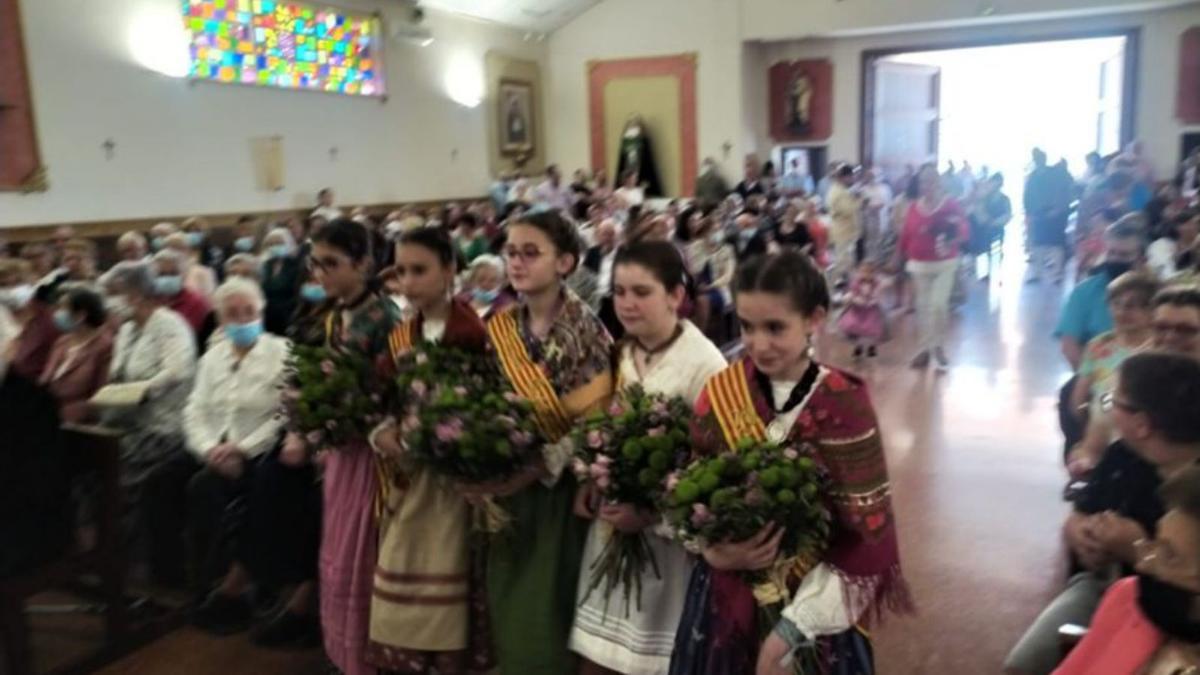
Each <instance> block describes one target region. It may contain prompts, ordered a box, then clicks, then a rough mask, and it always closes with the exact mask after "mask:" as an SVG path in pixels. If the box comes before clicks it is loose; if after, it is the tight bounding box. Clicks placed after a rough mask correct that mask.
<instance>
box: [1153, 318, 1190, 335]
mask: <svg viewBox="0 0 1200 675" xmlns="http://www.w3.org/2000/svg"><path fill="white" fill-rule="evenodd" d="M1153 327H1154V332H1155V333H1158V334H1159V335H1166V334H1167V333H1174V334H1176V335H1178V336H1179V337H1181V338H1194V337H1196V336H1197V335H1200V326H1193V325H1191V324H1186V323H1167V322H1165V321H1155V322H1154V324H1153Z"/></svg>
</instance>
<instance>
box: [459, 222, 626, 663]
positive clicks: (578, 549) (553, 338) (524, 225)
mask: <svg viewBox="0 0 1200 675" xmlns="http://www.w3.org/2000/svg"><path fill="white" fill-rule="evenodd" d="M503 251H504V257H505V258H506V262H507V265H508V273H509V279H510V281H511V284H512V287H513V288H514V289H515V290H516V291H517V293H519V294H520V300H519V302H517V303H516V304H514V305H510V306H509V307H507V308H505V309H504V310H502V311H500V312H498V313H497V314H496V315H495V316H493V317H492V318H491V319H490V320H489V321H488V323H487V328H488V335H489V337H490V340H491V346H492V349H493V351H494V354H495V358H496V359H497V360H498V362H499V365H500V369H501V372H503V373H504V375H505V376H506V377H507V378H508V379H509V381H510V382H511V383H512V385H513V387H514V388H515V389H516V391H517V393H518V394H520V395H522V396H524V397H525V398H527V399H529V400H530V401H532V402H533V404H534V407H535V410H536V415H537V420H538V426H539V427H540V428H541V430H542V433H543V434H544V435H545V436H546V437H547V438H548V439H549V440H550V442H549V443H548V444H547V445H546V446H545V447H544V449H543V457H542V461H540V462H538V463H537V464H536V465H534V466H530V467H529V469H528V470H526V471H525V472H523V473H522V474H520V475H518V476H516V477H514V478H513V479H511V480H507V481H503V482H499V483H495V484H491V485H484V486H473V487H472V488H470V494H471V495H472V496H473V495H491V496H494V497H496V498H498V499H497V502H498V503H499V505H500V506H501V507H503V508H504V509H505V510H506V511H507V512H508V513H509V514H510V515H511V516H512V524H511V526H510V527H509V529H508V530H506V531H505V533H504V535H503V536H502V537H500V538H499V539H497V540H494V541H492V542H491V544H490V546H489V550H488V572H487V590H488V600H489V605H490V615H491V619H492V626H493V630H494V639H495V645H496V650H497V655H498V657H499V663H500V672H501V673H503V674H504V675H569V674H570V673H573V672H575V670H576V667H577V665H576V658H575V657H574V656H572V655H571V653H570V651H569V650H568V647H567V640H568V635H569V634H570V630H571V622H572V620H573V619H574V616H575V590H576V584H577V582H578V579H579V573H580V561H581V556H582V552H583V544H584V540H585V538H586V536H587V524H586V523H585V522H584V521H583V520H581V519H579V518H577V517H576V516H575V515H574V514H573V513H572V501H573V499H574V496H575V491H576V482H575V479H574V477H573V476H572V475H571V472H570V471H565V472H564V468H566V466H567V464H568V462H569V460H570V457H571V453H572V449H571V446H570V442H569V438H567V434H568V431H569V430H570V428H571V427H572V426H573V424H574V423H575V421H576V420H578V419H580V418H581V417H583V416H585V415H588V414H590V413H591V412H593V411H595V410H600V409H602V408H603V406H605V405H606V404H607V402H608V400H609V398H610V396H611V394H612V389H613V378H612V371H611V369H610V354H611V348H612V340H611V338H609V335H608V333H607V332H606V331H605V329H604V326H603V325H602V324H601V323H600V320H599V319H598V318H597V317H596V315H595V314H594V313H593V312H592V310H591V309H590V308H589V307H588V306H587V305H586V304H585V303H584V302H583V301H582V300H580V299H579V297H578V296H576V295H575V294H574V293H572V292H571V291H570V290H569V289H568V288H567V286H566V285H565V280H566V278H567V277H568V276H570V275H571V273H572V272H573V271H574V270H575V268H576V266H577V265H578V264H579V257H580V242H579V239H578V235H577V234H576V232H575V227H574V226H573V225H572V224H571V223H569V222H567V221H566V220H565V219H564V218H563V217H562V216H561V215H559V214H558V213H557V212H553V211H547V212H543V213H538V214H534V215H527V216H521V217H520V218H518V219H516V220H515V221H513V222H512V223H511V224H510V225H509V228H508V240H507V242H506V243H505V245H504V249H503ZM466 490H467V489H466V488H464V491H466Z"/></svg>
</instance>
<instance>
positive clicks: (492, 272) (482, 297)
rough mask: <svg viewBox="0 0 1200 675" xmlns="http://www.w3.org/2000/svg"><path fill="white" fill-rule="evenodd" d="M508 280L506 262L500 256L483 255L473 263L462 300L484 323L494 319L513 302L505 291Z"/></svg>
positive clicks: (469, 269) (468, 273)
mask: <svg viewBox="0 0 1200 675" xmlns="http://www.w3.org/2000/svg"><path fill="white" fill-rule="evenodd" d="M506 283H507V279H506V278H505V275H504V261H503V260H501V259H500V257H499V256H494V255H491V254H485V255H481V256H479V257H478V258H475V260H473V261H472V262H471V266H470V268H468V270H467V279H466V284H465V288H464V289H463V295H464V296H465V297H464V298H462V299H463V300H465V301H466V302H467V303H468V304H469V305H471V308H472V309H474V310H475V312H476V313H478V314H479V317H480V318H481V319H483V320H484V321H487V320H488V319H490V318H492V316H493V315H494V314H495V313H496V312H498V311H499V310H501V309H503V308H504V307H507V306H508V305H509V304H511V303H512V301H513V299H514V298H513V296H512V294H511V293H508V292H506V291H505V289H504V287H505V285H506Z"/></svg>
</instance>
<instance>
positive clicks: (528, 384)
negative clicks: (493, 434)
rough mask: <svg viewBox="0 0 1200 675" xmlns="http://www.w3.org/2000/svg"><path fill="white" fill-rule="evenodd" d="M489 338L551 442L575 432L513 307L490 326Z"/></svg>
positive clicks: (511, 380)
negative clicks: (523, 335)
mask: <svg viewBox="0 0 1200 675" xmlns="http://www.w3.org/2000/svg"><path fill="white" fill-rule="evenodd" d="M487 330H488V335H489V336H490V337H491V339H492V344H493V345H494V346H495V348H496V353H497V354H498V355H499V357H500V366H501V368H502V369H503V370H504V375H505V377H507V378H508V381H509V382H510V383H511V384H512V386H513V389H515V390H516V392H517V394H519V395H521V396H523V397H525V398H526V399H528V400H529V401H530V402H531V403H533V407H534V411H535V414H536V417H537V422H538V427H539V428H540V429H541V431H542V433H543V434H545V436H546V438H547V439H548V440H550V441H551V442H555V441H558V440H559V439H560V438H562V437H563V436H565V435H566V434H567V432H568V431H570V429H571V417H570V416H569V415H568V414H567V410H566V408H564V407H563V404H562V401H560V400H559V398H558V395H557V394H555V393H554V387H553V386H551V385H550V380H548V379H547V378H546V374H545V373H543V372H542V369H541V368H539V367H538V365H537V364H536V363H534V362H533V360H532V359H530V358H529V352H528V351H526V349H525V342H524V340H522V339H521V332H520V329H519V328H518V327H517V317H516V315H515V312H514V311H513V309H512V308H510V309H508V310H506V311H502V312H500V313H499V314H497V315H496V316H493V317H492V319H491V321H488V324H487Z"/></svg>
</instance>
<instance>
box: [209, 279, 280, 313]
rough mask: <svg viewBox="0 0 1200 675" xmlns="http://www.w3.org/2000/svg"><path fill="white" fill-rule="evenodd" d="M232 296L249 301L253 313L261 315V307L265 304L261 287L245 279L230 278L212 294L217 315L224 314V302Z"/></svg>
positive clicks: (265, 300)
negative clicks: (252, 306) (252, 307)
mask: <svg viewBox="0 0 1200 675" xmlns="http://www.w3.org/2000/svg"><path fill="white" fill-rule="evenodd" d="M234 296H241V297H243V298H246V299H248V300H249V301H250V303H251V304H253V305H254V311H255V312H257V313H258V314H260V315H261V314H262V311H263V307H264V306H266V304H267V299H266V298H265V297H264V296H263V292H262V287H260V286H259V285H258V284H257V283H255V282H253V281H251V280H249V279H247V278H245V277H230V278H228V279H226V280H225V283H223V284H221V285H220V286H219V287H217V290H216V291H215V292H214V293H213V307H215V308H216V310H217V314H218V315H220V314H224V309H225V301H227V300H229V299H230V298H232V297H234Z"/></svg>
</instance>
